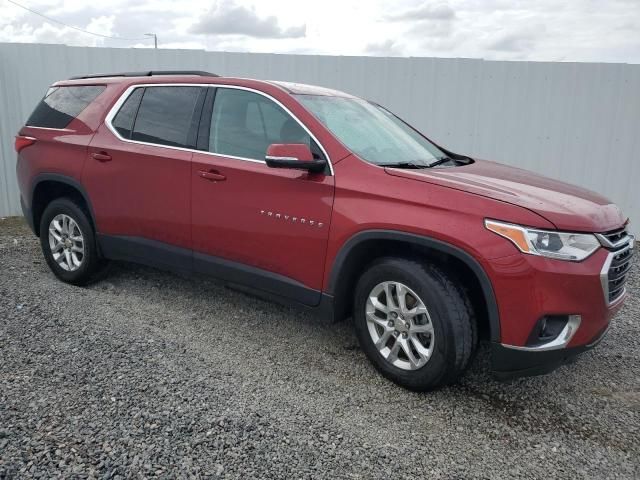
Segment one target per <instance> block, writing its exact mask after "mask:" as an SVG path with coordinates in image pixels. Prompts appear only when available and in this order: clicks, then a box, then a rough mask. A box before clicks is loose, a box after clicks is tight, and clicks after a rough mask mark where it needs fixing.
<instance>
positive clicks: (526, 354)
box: [491, 325, 609, 380]
mask: <svg viewBox="0 0 640 480" xmlns="http://www.w3.org/2000/svg"><path fill="white" fill-rule="evenodd" d="M608 331H609V325H607V326H606V327H605V329H604V330H603V331H602V332H601V333H599V334H598V335H596V337H595V338H594V339H593V340H592V341H591V342H590V343H588V344H586V345H581V346H578V347H570V348H562V349H558V350H547V351H526V350H518V349H514V348H512V347H509V346H506V345H502V344H500V343H491V370H492V374H493V376H494V377H496V378H497V379H498V380H509V379H513V378H518V377H531V376H535V375H544V374H546V373H549V372H552V371H553V370H555V369H556V368H558V367H560V366H561V365H564V364H566V363H570V362H572V361H573V360H575V358H576V356H578V355H579V354H581V353H583V352H585V351H587V350H590V349H592V348H593V347H595V346H596V345H598V343H600V341H601V340H602V339H603V338H604V337H605V336H606V334H607V332H608Z"/></svg>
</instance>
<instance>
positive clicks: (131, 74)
mask: <svg viewBox="0 0 640 480" xmlns="http://www.w3.org/2000/svg"><path fill="white" fill-rule="evenodd" d="M154 75H198V76H200V77H219V76H220V75H217V74H215V73H211V72H202V71H200V70H149V71H146V72H120V73H93V74H91V75H79V76H77V77H71V78H70V79H69V80H80V79H83V78H106V77H152V76H154Z"/></svg>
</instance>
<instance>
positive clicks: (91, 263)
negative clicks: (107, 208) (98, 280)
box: [40, 198, 98, 285]
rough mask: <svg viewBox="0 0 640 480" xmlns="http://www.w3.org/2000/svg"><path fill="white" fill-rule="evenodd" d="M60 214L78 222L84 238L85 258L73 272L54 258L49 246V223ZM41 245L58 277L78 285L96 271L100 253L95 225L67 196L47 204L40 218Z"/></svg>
mask: <svg viewBox="0 0 640 480" xmlns="http://www.w3.org/2000/svg"><path fill="white" fill-rule="evenodd" d="M60 214H65V215H68V216H69V217H71V218H72V219H73V220H74V221H75V222H76V224H77V225H78V228H79V229H80V232H81V233H82V236H83V239H84V258H83V260H82V265H80V268H78V269H77V270H74V271H72V272H70V271H67V270H64V269H63V268H62V267H61V266H60V265H58V263H57V262H56V261H55V260H54V258H53V254H52V253H51V247H50V246H49V224H50V223H51V220H53V218H54V217H55V216H56V215H60ZM40 245H41V247H42V253H43V255H44V258H45V260H46V262H47V264H48V265H49V268H51V270H52V271H53V273H54V274H55V276H56V277H58V278H59V279H61V280H62V281H64V282H67V283H72V284H76V285H82V284H85V283H87V282H88V281H89V279H90V277H91V275H92V274H93V273H94V271H95V265H96V263H97V260H98V255H97V251H96V247H95V235H94V233H93V227H92V226H91V223H90V222H89V219H88V218H87V215H86V214H85V213H84V211H83V210H82V209H81V208H80V207H78V205H76V204H75V203H74V202H72V201H71V200H69V199H67V198H60V199H56V200H53V201H52V202H51V203H50V204H49V205H47V208H45V210H44V212H43V214H42V218H41V219H40Z"/></svg>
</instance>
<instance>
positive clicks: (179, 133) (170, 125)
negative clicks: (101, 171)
mask: <svg viewBox="0 0 640 480" xmlns="http://www.w3.org/2000/svg"><path fill="white" fill-rule="evenodd" d="M201 91H202V88H201V87H147V88H146V89H145V91H144V95H143V96H142V102H141V104H140V109H139V110H138V116H137V117H136V120H135V125H134V127H133V134H132V135H131V139H132V140H139V141H142V142H149V143H158V144H161V145H172V146H175V147H186V146H193V145H192V144H193V143H194V142H195V132H196V130H197V120H198V119H197V118H196V117H197V115H195V110H196V105H197V104H198V96H199V94H200V92H201ZM190 133H191V134H192V135H191V137H193V140H190Z"/></svg>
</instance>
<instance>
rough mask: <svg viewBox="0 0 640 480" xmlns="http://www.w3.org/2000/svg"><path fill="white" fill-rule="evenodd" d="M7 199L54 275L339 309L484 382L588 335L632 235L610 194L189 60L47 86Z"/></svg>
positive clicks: (367, 105)
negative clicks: (124, 275)
mask: <svg viewBox="0 0 640 480" xmlns="http://www.w3.org/2000/svg"><path fill="white" fill-rule="evenodd" d="M16 151H17V152H18V163H17V174H18V180H19V184H20V190H21V200H22V206H23V209H24V215H25V217H26V219H27V220H28V222H29V224H30V225H31V228H32V229H33V231H34V232H35V234H36V235H38V236H39V237H40V241H41V244H42V250H43V253H44V256H45V258H46V260H47V262H48V264H49V266H50V267H51V269H52V270H53V273H54V274H55V275H56V276H57V277H58V278H60V279H61V280H63V281H65V282H69V283H73V284H76V285H82V284H86V283H87V282H90V281H91V280H92V279H94V278H95V277H96V275H97V273H99V272H100V271H101V269H102V268H103V267H104V265H105V263H106V262H107V261H108V260H112V259H114V260H129V261H133V262H139V263H143V264H147V265H152V266H156V267H160V268H165V269H170V270H174V271H179V272H184V273H189V274H204V275H208V276H213V277H216V278H218V279H220V280H222V281H223V282H225V283H227V284H230V285H234V286H238V287H241V288H243V289H245V290H248V291H252V292H253V293H258V294H261V295H262V296H265V297H267V298H271V299H273V300H276V301H283V302H289V303H293V304H297V305H300V306H303V307H306V308H309V309H314V310H316V311H318V312H320V313H322V314H323V315H326V316H328V317H330V318H333V319H341V318H344V317H348V316H352V317H353V320H354V324H355V330H356V333H357V336H358V339H359V341H360V345H361V347H362V349H363V350H364V352H365V354H366V355H367V356H368V357H369V359H370V360H371V361H372V362H373V364H374V365H375V366H376V368H377V369H378V370H379V371H380V372H381V373H382V374H383V375H384V376H386V377H387V378H389V379H391V380H393V381H395V382H397V383H398V384H400V385H403V386H405V387H407V388H410V389H414V390H428V389H431V388H434V387H437V386H439V385H442V384H446V383H449V382H451V381H453V380H455V379H456V378H457V377H459V376H460V375H461V374H462V373H463V371H464V370H465V368H466V367H467V366H468V364H469V362H470V359H471V358H472V356H473V354H474V352H475V350H476V347H477V343H478V339H479V338H481V339H482V338H484V339H487V340H489V341H490V343H491V347H492V357H493V358H492V370H493V371H494V372H495V373H496V375H498V376H499V377H503V378H505V377H510V376H514V375H532V374H538V373H544V372H547V371H550V370H551V369H553V368H555V367H556V366H558V365H560V364H561V363H563V362H565V361H567V360H568V359H570V358H571V357H572V356H574V355H575V354H577V353H579V352H582V351H584V350H586V349H588V348H590V347H592V346H594V345H595V344H596V343H598V341H599V340H600V339H601V338H602V337H603V335H604V334H605V332H606V331H607V328H608V326H609V322H610V320H611V318H612V317H613V315H614V314H615V313H616V311H617V310H618V309H619V308H620V306H621V304H622V302H623V299H624V298H625V280H626V277H627V273H628V270H629V268H630V266H631V257H632V252H633V250H632V249H633V237H632V236H631V235H629V234H628V233H627V223H628V222H627V219H626V217H624V216H623V215H622V213H621V212H620V210H619V209H618V207H616V206H615V205H614V204H612V203H611V202H610V201H609V200H607V199H606V198H603V197H601V196H600V195H597V194H595V193H592V192H589V191H587V190H584V189H582V188H578V187H574V186H571V185H568V184H565V183H562V182H559V181H555V180H551V179H548V178H544V177H541V176H539V175H536V174H534V173H531V172H527V171H524V170H520V169H517V168H512V167H508V166H505V165H500V164H498V163H493V162H489V161H485V160H478V159H474V158H470V157H468V156H465V155H461V154H458V153H454V152H452V151H450V150H448V149H446V148H444V147H442V146H439V145H437V144H435V143H434V142H433V141H431V140H429V139H428V138H426V137H425V136H424V135H422V134H421V133H420V132H418V131H417V130H415V129H414V128H412V127H411V126H410V125H408V124H407V123H405V122H404V121H402V120H401V119H399V118H398V117H397V116H395V115H394V114H393V113H391V112H390V111H388V110H386V109H385V108H384V107H382V106H380V105H377V104H375V103H373V102H369V101H366V100H362V99H360V98H357V97H354V96H351V95H348V94H346V93H342V92H338V91H335V90H329V89H326V88H321V87H314V86H308V85H301V84H294V83H285V82H271V81H258V80H248V79H240V78H224V77H219V76H217V75H214V74H210V73H206V72H139V73H121V74H110V75H91V76H85V77H77V78H73V79H70V80H66V81H61V82H58V83H56V84H54V85H53V86H52V87H51V88H50V89H49V91H48V92H47V94H46V96H45V97H44V99H43V100H42V101H41V102H40V104H39V105H38V106H37V107H36V109H35V111H34V112H33V114H32V115H31V117H30V118H29V120H28V121H27V123H26V125H25V126H24V127H23V128H22V129H21V130H20V133H19V135H18V136H17V138H16Z"/></svg>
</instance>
